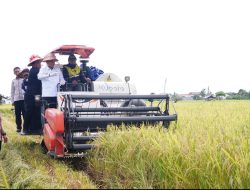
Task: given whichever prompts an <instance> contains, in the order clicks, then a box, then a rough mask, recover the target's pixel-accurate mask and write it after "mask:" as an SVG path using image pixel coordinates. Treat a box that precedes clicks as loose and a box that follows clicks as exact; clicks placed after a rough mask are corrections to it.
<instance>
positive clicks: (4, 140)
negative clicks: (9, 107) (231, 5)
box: [0, 114, 8, 150]
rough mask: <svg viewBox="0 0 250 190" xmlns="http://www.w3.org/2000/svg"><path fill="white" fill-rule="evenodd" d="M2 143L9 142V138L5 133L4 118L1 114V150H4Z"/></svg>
mask: <svg viewBox="0 0 250 190" xmlns="http://www.w3.org/2000/svg"><path fill="white" fill-rule="evenodd" d="M2 141H3V142H4V143H7V142H8V137H7V135H6V133H5V131H4V130H3V124H2V116H1V114H0V150H1V149H2Z"/></svg>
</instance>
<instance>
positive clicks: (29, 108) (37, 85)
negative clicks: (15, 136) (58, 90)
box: [21, 55, 42, 135]
mask: <svg viewBox="0 0 250 190" xmlns="http://www.w3.org/2000/svg"><path fill="white" fill-rule="evenodd" d="M41 62H42V58H41V57H40V56H38V55H32V56H31V57H30V63H29V64H28V66H31V67H32V68H31V69H30V71H29V77H28V83H27V89H26V92H25V95H24V104H25V111H26V112H25V119H24V127H23V132H22V133H21V134H22V135H25V134H30V133H34V132H35V133H41V132H42V124H41V107H40V106H37V105H36V104H35V96H37V95H38V96H41V94H42V84H41V81H40V80H38V78H37V75H38V73H39V71H40V68H41Z"/></svg>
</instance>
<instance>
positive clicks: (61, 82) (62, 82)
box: [58, 69, 65, 85]
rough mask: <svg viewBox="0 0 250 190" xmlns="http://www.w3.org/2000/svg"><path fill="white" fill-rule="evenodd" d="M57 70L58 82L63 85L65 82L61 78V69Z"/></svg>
mask: <svg viewBox="0 0 250 190" xmlns="http://www.w3.org/2000/svg"><path fill="white" fill-rule="evenodd" d="M58 70H59V83H60V85H64V84H65V80H64V78H63V74H62V71H61V69H58Z"/></svg>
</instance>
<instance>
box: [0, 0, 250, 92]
mask: <svg viewBox="0 0 250 190" xmlns="http://www.w3.org/2000/svg"><path fill="white" fill-rule="evenodd" d="M249 10H250V1H244V0H242V1H237V0H235V1H232V0H175V1H167V0H91V1H90V0H88V1H87V0H70V1H69V0H22V1H20V0H2V1H0V25H1V29H0V52H1V53H0V55H1V63H0V64H1V69H0V81H1V82H0V84H1V85H0V93H1V94H4V95H7V96H9V95H10V87H11V80H12V79H13V78H14V75H13V68H14V67H15V66H19V67H21V68H26V67H27V64H28V63H29V57H30V56H31V55H32V54H38V55H40V56H42V57H43V56H45V54H47V53H48V52H50V51H52V50H53V49H55V48H57V47H59V46H61V45H67V44H70V45H72V44H76V45H87V46H90V47H93V48H95V51H94V52H93V54H92V55H91V56H90V62H89V64H88V65H89V66H95V67H97V68H99V69H102V70H103V71H104V72H109V73H115V74H116V75H118V76H120V77H121V78H122V79H123V78H124V77H125V76H130V78H131V81H130V82H131V83H133V84H135V85H136V88H137V92H138V93H139V94H148V93H151V92H154V93H162V92H164V90H165V92H166V93H173V92H177V93H189V92H199V91H201V90H202V89H203V88H208V87H209V89H210V90H211V91H212V92H213V93H215V92H217V91H221V90H222V91H225V92H238V90H239V89H241V88H242V89H245V90H247V91H249V90H250V78H249V72H250V64H249V63H250V11H249ZM59 59H60V58H59ZM61 64H67V63H66V62H65V63H61Z"/></svg>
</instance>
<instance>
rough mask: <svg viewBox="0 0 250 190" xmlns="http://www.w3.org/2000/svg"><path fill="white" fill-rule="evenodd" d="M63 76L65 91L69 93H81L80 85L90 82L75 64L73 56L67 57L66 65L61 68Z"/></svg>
mask: <svg viewBox="0 0 250 190" xmlns="http://www.w3.org/2000/svg"><path fill="white" fill-rule="evenodd" d="M63 76H64V78H65V80H66V81H67V89H66V90H70V91H71V90H72V91H81V90H83V89H82V86H81V85H80V83H82V84H85V83H89V82H91V80H90V79H89V78H86V76H85V75H84V74H83V72H82V71H81V69H80V67H79V66H78V65H77V64H76V57H75V55H74V54H71V55H69V57H68V64H67V65H64V66H63Z"/></svg>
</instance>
